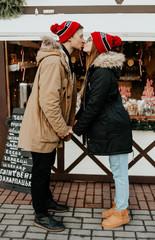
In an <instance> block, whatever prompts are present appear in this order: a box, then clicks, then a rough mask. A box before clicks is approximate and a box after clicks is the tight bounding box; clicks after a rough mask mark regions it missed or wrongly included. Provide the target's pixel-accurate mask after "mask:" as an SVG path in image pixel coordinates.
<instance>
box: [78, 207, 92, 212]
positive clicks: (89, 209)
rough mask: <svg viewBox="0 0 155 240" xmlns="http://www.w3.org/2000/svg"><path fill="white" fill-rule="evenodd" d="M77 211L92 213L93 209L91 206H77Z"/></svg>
mask: <svg viewBox="0 0 155 240" xmlns="http://www.w3.org/2000/svg"><path fill="white" fill-rule="evenodd" d="M75 212H80V213H81V212H82V213H85V212H88V213H91V212H92V209H91V208H75Z"/></svg>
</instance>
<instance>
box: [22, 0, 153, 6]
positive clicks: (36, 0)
mask: <svg viewBox="0 0 155 240" xmlns="http://www.w3.org/2000/svg"><path fill="white" fill-rule="evenodd" d="M26 5H27V6H70V5H72V6H77V5H78V6H83V5H88V6H92V5H108V6H110V5H113V6H114V5H117V3H116V1H115V0H95V1H92V0H78V1H73V0H65V1H62V0H52V1H51V0H44V1H43V0H26ZM121 5H128V6H129V5H141V6H142V5H154V0H124V1H123V2H122V4H121Z"/></svg>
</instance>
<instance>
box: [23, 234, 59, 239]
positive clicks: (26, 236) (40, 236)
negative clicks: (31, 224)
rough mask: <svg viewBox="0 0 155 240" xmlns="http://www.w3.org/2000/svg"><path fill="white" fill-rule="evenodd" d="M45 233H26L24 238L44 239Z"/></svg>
mask: <svg viewBox="0 0 155 240" xmlns="http://www.w3.org/2000/svg"><path fill="white" fill-rule="evenodd" d="M45 236H46V234H45V233H26V234H25V237H24V238H26V239H27V238H28V239H31V240H32V239H41V240H43V239H45ZM53 240H54V239H53Z"/></svg>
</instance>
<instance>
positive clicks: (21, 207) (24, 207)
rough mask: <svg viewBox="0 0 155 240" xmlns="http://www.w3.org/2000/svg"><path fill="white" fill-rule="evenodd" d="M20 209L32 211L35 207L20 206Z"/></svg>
mask: <svg viewBox="0 0 155 240" xmlns="http://www.w3.org/2000/svg"><path fill="white" fill-rule="evenodd" d="M19 209H31V210H33V207H32V205H20V206H19Z"/></svg>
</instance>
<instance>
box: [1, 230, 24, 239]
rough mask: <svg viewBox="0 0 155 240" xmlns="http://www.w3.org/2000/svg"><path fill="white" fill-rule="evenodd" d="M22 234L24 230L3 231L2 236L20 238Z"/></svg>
mask: <svg viewBox="0 0 155 240" xmlns="http://www.w3.org/2000/svg"><path fill="white" fill-rule="evenodd" d="M23 236H24V232H19V231H18V232H15V231H10V232H9V231H5V233H4V234H3V237H10V238H13V237H14V238H22V237H23Z"/></svg>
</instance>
